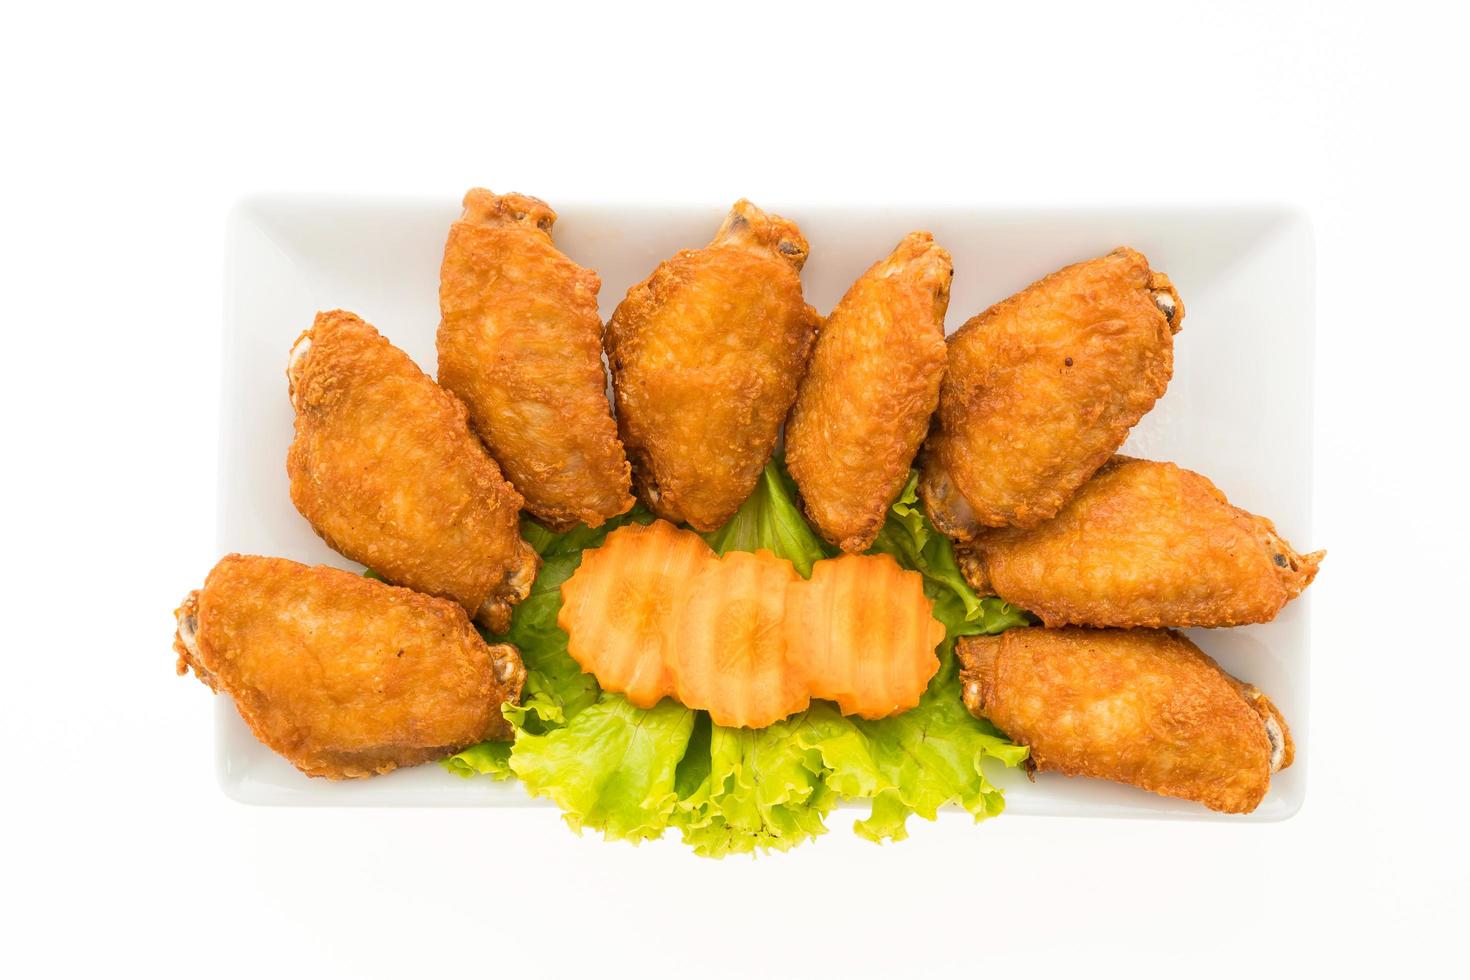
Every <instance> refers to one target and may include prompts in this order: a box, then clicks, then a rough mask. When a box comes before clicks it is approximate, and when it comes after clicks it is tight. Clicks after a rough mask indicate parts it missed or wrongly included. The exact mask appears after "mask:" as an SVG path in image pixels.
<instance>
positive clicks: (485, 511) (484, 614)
mask: <svg viewBox="0 0 1470 980" xmlns="http://www.w3.org/2000/svg"><path fill="white" fill-rule="evenodd" d="M286 374H287V377H288V378H289V380H290V383H291V404H292V405H294V406H295V408H296V439H295V441H294V442H292V443H291V450H290V453H289V454H288V455H287V457H286V470H287V472H288V473H289V474H290V477H291V500H292V502H293V503H295V505H296V509H297V510H298V511H300V512H301V516H302V517H305V518H306V519H307V520H308V521H310V522H311V526H312V527H314V528H315V529H316V532H317V533H318V534H320V535H321V536H322V538H323V539H324V540H325V541H326V542H327V544H329V545H331V546H332V547H333V548H335V549H337V551H339V552H341V553H342V554H344V555H346V556H347V557H348V558H351V559H352V560H353V561H356V562H361V563H362V564H364V565H366V566H368V567H369V568H371V569H373V570H374V571H375V572H377V573H378V574H379V575H382V576H383V577H384V578H385V579H387V580H388V581H389V582H392V583H394V584H396V585H403V586H407V587H408V588H411V589H416V590H418V591H419V592H427V593H428V594H430V595H437V596H441V597H444V598H448V599H453V600H454V601H455V602H458V603H459V604H460V605H462V606H464V607H465V609H466V610H467V611H468V612H469V613H470V615H472V616H474V617H475V618H476V619H478V620H479V621H480V622H482V623H484V624H485V625H486V626H487V627H489V628H490V629H491V630H493V631H494V632H497V633H503V632H504V631H505V630H506V629H507V628H508V627H509V625H510V609H511V606H512V605H513V604H515V603H517V602H519V601H520V600H521V599H523V598H525V597H526V595H527V593H529V592H530V589H531V580H532V579H534V578H535V577H536V568H537V566H538V564H539V559H538V558H537V556H536V552H535V550H534V549H532V548H531V546H530V545H528V544H526V542H525V541H523V540H522V539H521V535H520V507H521V497H520V494H518V493H516V492H515V490H514V489H512V488H511V486H510V484H508V483H506V482H505V480H504V479H502V478H501V476H500V469H499V468H498V467H497V466H496V465H495V461H494V460H493V459H491V458H490V457H489V455H487V454H486V452H485V447H484V446H482V445H480V442H479V440H477V439H476V438H475V437H474V434H473V433H471V432H470V430H469V426H468V425H467V423H466V421H465V407H464V405H463V404H462V403H461V402H460V400H459V399H458V398H455V397H454V396H453V395H451V394H450V393H449V392H447V391H445V390H443V389H442V388H440V387H439V386H438V385H436V384H434V382H433V380H432V379H430V378H429V377H428V376H427V375H425V374H424V373H423V372H422V371H420V370H419V369H418V368H417V367H416V366H415V365H414V363H413V361H411V360H410V359H409V357H408V355H407V354H405V353H403V352H402V351H400V350H399V349H398V348H396V347H394V346H393V345H392V344H390V343H388V341H387V340H385V339H384V338H383V337H382V335H380V334H379V333H378V332H377V331H376V330H374V329H373V328H372V327H371V326H369V325H368V324H366V323H364V322H363V321H362V320H360V319H358V318H357V317H356V316H354V315H352V314H351V313H346V312H343V311H341V310H336V311H333V312H331V313H321V314H318V315H317V318H316V323H315V324H314V325H313V326H312V328H311V329H310V330H307V331H306V332H305V333H303V334H302V335H301V337H300V338H299V339H297V341H296V344H295V346H293V347H292V348H291V360H290V366H289V367H288V368H287V371H286Z"/></svg>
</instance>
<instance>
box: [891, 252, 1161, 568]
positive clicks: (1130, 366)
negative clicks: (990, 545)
mask: <svg viewBox="0 0 1470 980" xmlns="http://www.w3.org/2000/svg"><path fill="white" fill-rule="evenodd" d="M1183 319H1184V304H1183V303H1182V302H1180V300H1179V294H1178V293H1176V292H1175V291H1174V287H1173V285H1172V284H1171V283H1170V282H1169V277H1168V276H1165V275H1163V274H1161V273H1158V272H1153V271H1151V270H1150V269H1149V267H1148V260H1147V259H1145V258H1144V257H1143V256H1142V255H1140V254H1139V253H1138V252H1135V251H1133V249H1131V248H1119V249H1115V250H1114V251H1112V252H1110V253H1108V254H1107V255H1105V256H1103V257H1102V258H1098V259H1092V260H1091V261H1088V262H1081V263H1078V264H1077V265H1070V266H1067V267H1066V268H1065V269H1062V270H1061V271H1059V272H1054V273H1052V274H1051V275H1049V276H1047V277H1046V278H1045V279H1042V280H1041V281H1039V282H1036V283H1032V284H1031V285H1030V286H1028V287H1026V288H1025V289H1023V290H1022V291H1021V292H1019V293H1017V294H1016V295H1014V296H1012V297H1011V298H1010V299H1007V300H1003V301H1001V302H999V303H997V304H995V305H994V306H992V307H991V308H990V309H988V310H986V311H985V312H984V313H981V314H980V315H979V316H977V317H975V318H973V319H972V320H970V321H969V322H968V323H966V324H965V325H964V326H963V327H961V328H960V329H959V330H958V331H957V332H956V333H955V334H954V335H953V336H952V337H950V338H949V362H948V367H947V370H946V373H945V378H944V384H943V386H942V387H941V389H940V395H939V413H938V415H937V417H936V422H935V426H934V429H933V431H932V432H931V433H930V436H929V441H928V443H927V444H926V446H925V450H924V454H923V467H922V469H923V475H922V478H921V480H920V483H919V495H920V496H921V497H922V498H923V500H924V504H925V507H926V508H927V510H928V512H929V516H930V519H932V520H933V521H934V524H935V526H936V527H938V528H939V529H940V530H941V531H943V532H944V533H945V534H948V535H949V536H950V537H952V538H956V539H959V540H969V538H971V537H972V536H973V535H974V534H975V532H976V531H977V530H978V529H979V528H980V527H982V526H984V527H1003V526H1007V525H1013V526H1016V527H1035V526H1036V525H1037V524H1040V523H1041V522H1042V521H1045V520H1047V519H1049V518H1051V517H1053V516H1055V514H1056V513H1057V511H1058V510H1059V509H1060V508H1061V506H1062V505H1063V504H1064V503H1066V502H1067V501H1068V500H1069V499H1070V498H1071V496H1072V494H1073V493H1075V492H1076V491H1077V488H1078V487H1080V486H1081V485H1082V484H1083V483H1084V482H1086V480H1087V478H1088V477H1090V476H1091V475H1092V474H1093V473H1094V472H1095V471H1096V470H1097V468H1098V467H1099V466H1101V465H1102V464H1103V463H1105V462H1106V461H1107V459H1108V457H1109V456H1111V455H1112V454H1113V453H1114V452H1115V451H1116V450H1117V448H1118V447H1119V446H1121V445H1122V444H1123V440H1124V439H1126V438H1127V437H1128V430H1129V429H1131V428H1133V426H1134V424H1135V423H1137V422H1138V420H1139V419H1140V418H1142V417H1143V415H1144V413H1146V412H1147V411H1148V410H1149V409H1151V408H1153V405H1154V402H1155V401H1156V400H1157V399H1158V398H1159V396H1161V395H1162V394H1163V393H1164V389H1165V388H1166V387H1167V386H1168V384H1169V378H1170V376H1171V375H1172V374H1173V372H1174V340H1173V337H1174V334H1176V333H1178V332H1179V326H1180V323H1181V322H1182V321H1183Z"/></svg>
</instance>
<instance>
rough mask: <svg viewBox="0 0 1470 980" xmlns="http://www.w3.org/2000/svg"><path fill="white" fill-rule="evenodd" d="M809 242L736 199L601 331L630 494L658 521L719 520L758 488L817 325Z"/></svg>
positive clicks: (713, 524) (704, 526)
mask: <svg viewBox="0 0 1470 980" xmlns="http://www.w3.org/2000/svg"><path fill="white" fill-rule="evenodd" d="M806 255H807V244H806V239H804V238H802V237H801V232H800V231H799V230H797V227H796V225H795V224H793V223H792V222H790V221H787V220H786V219H784V218H779V217H776V216H775V215H768V214H766V213H765V212H763V211H761V210H760V209H759V208H757V207H756V206H755V205H753V204H751V203H750V202H749V201H743V200H742V201H739V202H737V203H736V205H735V207H734V208H733V209H732V210H731V211H730V214H729V216H728V217H727V218H726V219H725V223H724V225H723V226H722V227H721V228H720V231H719V234H717V235H716V236H715V239H714V241H713V242H711V243H710V244H709V246H708V247H707V248H702V249H698V250H696V251H689V250H685V251H682V252H679V253H678V254H677V255H675V256H674V257H673V258H671V259H669V260H668V261H666V262H664V263H663V264H662V265H660V266H659V267H658V268H657V269H655V270H654V272H653V274H652V275H651V276H649V277H648V278H647V279H645V280H644V281H643V282H641V283H639V284H638V285H636V286H634V287H633V288H632V289H630V290H628V295H627V297H626V298H625V299H624V300H623V302H622V303H620V304H619V305H618V308H617V311H616V312H614V313H613V317H612V320H611V322H609V323H608V325H607V333H606V335H605V337H604V339H605V341H606V344H607V353H608V359H609V360H610V361H611V363H612V372H613V389H614V393H615V395H616V399H617V410H618V412H617V414H618V430H619V432H620V433H621V434H622V437H623V444H624V445H625V446H626V447H627V449H628V454H629V457H630V458H631V460H632V463H633V483H634V486H635V487H636V488H637V491H638V495H639V496H640V497H641V498H642V499H643V500H644V501H645V502H646V503H647V504H648V506H649V507H650V508H652V509H653V511H654V512H655V513H657V514H658V515H659V516H661V517H665V518H667V519H669V520H671V521H674V522H679V521H687V522H688V523H689V524H691V525H693V526H694V527H696V528H698V529H700V530H702V531H709V530H713V529H715V528H717V527H719V526H720V525H722V524H724V523H725V522H726V521H727V520H729V519H730V517H731V516H732V515H733V514H734V513H735V511H736V510H737V509H738V508H739V507H740V505H741V503H743V502H744V501H745V498H746V497H748V496H750V492H751V490H753V489H754V488H755V482H756V479H757V478H758V477H759V476H760V472H761V469H762V467H764V466H765V464H766V461H767V460H768V459H769V458H770V455H771V451H772V450H773V449H774V448H775V446H776V437H777V435H778V433H779V432H780V429H781V423H782V421H784V420H785V418H786V413H787V411H788V410H789V409H790V408H791V403H792V401H794V400H795V398H796V386H797V384H798V383H799V382H800V381H801V376H802V373H803V372H804V371H805V370H806V363H807V358H808V356H809V355H810V353H811V347H812V339H813V336H814V334H815V332H816V327H817V322H818V318H817V315H816V312H815V311H814V310H813V309H812V308H811V307H809V306H807V305H806V303H804V302H803V301H802V298H801V278H800V276H799V274H798V273H799V272H800V270H801V266H802V263H803V262H805V261H806Z"/></svg>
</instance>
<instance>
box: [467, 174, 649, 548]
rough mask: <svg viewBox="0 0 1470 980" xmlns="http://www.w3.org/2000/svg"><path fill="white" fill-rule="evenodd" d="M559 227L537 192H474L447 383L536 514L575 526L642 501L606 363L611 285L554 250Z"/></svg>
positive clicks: (593, 523)
mask: <svg viewBox="0 0 1470 980" xmlns="http://www.w3.org/2000/svg"><path fill="white" fill-rule="evenodd" d="M555 221H556V212H555V211H553V210H551V208H550V207H549V206H548V205H547V204H546V203H545V202H544V201H539V200H537V199H536V198H534V197H526V196H524V195H521V194H507V195H505V196H503V197H499V196H496V195H495V194H492V193H490V192H489V191H487V190H482V189H479V188H476V189H474V190H471V191H470V192H469V193H468V194H466V195H465V198H464V215H463V217H461V218H460V220H458V221H456V222H455V223H454V224H453V225H452V226H451V227H450V229H449V240H448V241H447V242H446V243H445V246H444V264H443V266H442V267H441V269H440V276H439V308H440V311H441V313H442V316H443V319H442V320H441V321H440V323H439V336H438V346H439V383H440V384H441V385H443V386H444V387H445V388H448V389H449V390H450V391H452V392H454V393H455V394H456V395H458V396H459V397H460V399H462V400H463V401H464V403H465V405H466V407H468V408H469V412H470V425H471V427H472V428H473V429H474V430H475V432H476V433H477V434H478V435H479V436H480V438H481V439H482V440H483V441H484V443H485V445H486V446H487V447H488V448H489V449H490V455H492V456H494V457H495V459H496V461H497V462H498V463H499V464H500V467H501V469H502V470H504V471H505V475H506V477H507V478H508V479H509V480H510V482H511V484H512V485H513V486H514V487H515V488H516V490H517V491H519V492H520V494H521V496H522V497H524V498H525V501H526V503H525V507H526V510H528V511H530V512H531V514H532V515H534V516H535V517H536V519H537V520H539V521H541V522H542V523H543V524H545V525H546V526H547V527H549V528H551V529H552V530H555V531H565V530H567V529H569V528H571V527H572V526H573V525H575V524H577V523H578V522H581V523H583V524H586V525H587V526H588V527H597V526H598V525H600V524H602V522H603V521H605V520H607V519H608V518H609V517H613V516H615V515H617V514H621V513H623V512H624V511H626V510H627V509H628V508H629V507H632V506H633V497H632V494H631V493H630V492H629V476H628V460H627V458H626V457H625V456H624V455H623V444H622V443H621V442H619V441H618V429H617V424H616V423H615V422H614V421H613V417H612V407H611V405H609V404H608V400H607V376H606V374H605V373H604V371H603V367H602V318H601V316H599V315H598V312H597V290H598V288H599V286H600V285H601V283H600V281H599V280H598V278H597V273H595V272H593V271H592V270H590V269H584V268H582V267H581V266H579V265H577V264H576V263H575V262H573V261H572V260H571V259H569V258H567V257H566V256H565V255H563V254H562V253H561V252H560V251H558V250H557V248H556V246H555V245H553V244H552V242H551V226H552V224H553V223H554V222H555Z"/></svg>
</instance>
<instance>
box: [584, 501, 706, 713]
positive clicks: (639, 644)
mask: <svg viewBox="0 0 1470 980" xmlns="http://www.w3.org/2000/svg"><path fill="white" fill-rule="evenodd" d="M713 564H716V559H715V553H714V552H713V551H711V550H710V547H709V545H707V544H705V543H704V540H703V539H702V538H701V537H700V536H699V535H697V534H695V533H694V532H692V531H682V530H679V529H678V528H676V527H674V525H672V524H670V523H669V522H667V521H654V522H653V523H652V524H649V525H647V526H643V525H639V524H629V525H627V526H626V527H620V528H618V529H617V530H616V531H613V532H612V533H611V534H609V535H608V536H607V540H606V541H605V542H604V543H603V545H602V546H601V547H599V548H593V549H590V550H588V551H586V552H584V553H583V555H582V564H581V565H580V566H578V568H577V570H576V571H575V572H574V573H572V577H571V578H569V579H567V580H566V582H564V583H563V584H562V587H561V597H562V605H561V612H560V613H558V614H557V617H556V624H557V625H558V626H560V627H561V628H562V629H564V630H566V632H567V638H568V639H567V652H568V653H569V654H571V656H572V659H573V660H575V661H576V662H577V663H578V664H579V665H580V666H581V668H582V669H583V670H584V671H586V672H587V673H589V674H592V675H593V676H594V677H596V678H597V683H598V684H599V685H600V686H601V687H602V689H603V690H605V691H617V692H620V693H622V694H623V695H625V696H626V697H627V699H628V700H629V701H631V702H632V703H633V704H635V705H637V706H638V707H640V708H651V707H653V706H654V705H655V704H657V703H658V702H659V699H660V698H663V697H666V696H669V695H672V694H673V693H674V680H673V676H672V675H671V673H670V671H669V663H670V660H671V656H670V645H671V643H672V641H673V631H674V625H675V622H676V620H677V619H678V612H679V610H680V609H681V608H683V607H684V606H685V605H686V603H687V602H688V595H689V591H690V587H691V585H692V584H693V582H694V581H695V579H697V578H698V576H699V573H700V571H701V570H703V569H704V568H705V567H707V566H709V565H713Z"/></svg>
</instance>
